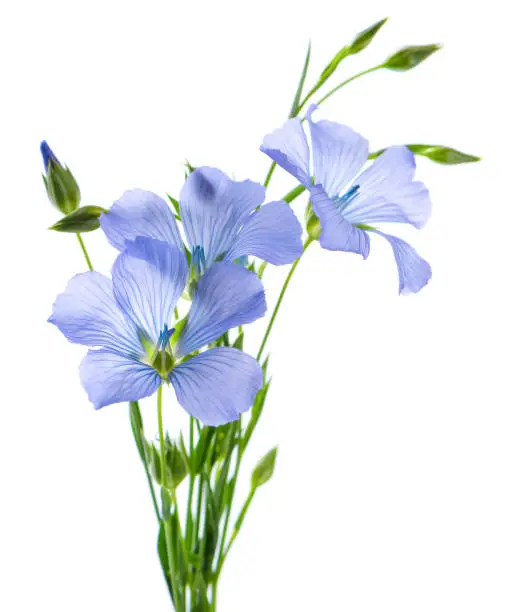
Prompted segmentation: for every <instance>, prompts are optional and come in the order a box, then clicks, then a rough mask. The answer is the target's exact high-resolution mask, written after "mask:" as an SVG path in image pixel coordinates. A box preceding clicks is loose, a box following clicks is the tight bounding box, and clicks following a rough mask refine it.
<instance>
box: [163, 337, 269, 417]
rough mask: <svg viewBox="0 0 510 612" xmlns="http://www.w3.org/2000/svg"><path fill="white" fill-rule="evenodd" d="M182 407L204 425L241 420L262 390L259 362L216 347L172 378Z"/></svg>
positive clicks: (172, 374) (233, 351) (236, 352)
mask: <svg viewBox="0 0 510 612" xmlns="http://www.w3.org/2000/svg"><path fill="white" fill-rule="evenodd" d="M170 382H171V383H172V385H173V386H174V389H175V394H176V396H177V400H178V401H179V403H180V404H181V406H182V407H183V408H184V409H185V410H186V412H188V413H189V414H191V415H192V416H194V417H195V418H197V419H199V420H200V421H202V423H203V424H204V425H213V426H215V425H223V424H225V423H229V422H231V421H235V420H236V419H238V418H239V415H240V414H241V413H242V412H245V411H246V410H248V409H249V408H250V406H251V405H252V404H253V401H254V399H255V396H256V395H257V392H258V391H259V390H260V389H261V387H262V382H263V375H262V368H261V367H260V365H259V363H258V362H257V360H256V359H254V358H253V357H251V356H250V355H247V354H246V353H243V352H242V351H239V350H237V349H234V348H213V349H210V350H209V351H205V352H204V353H201V354H200V355H197V356H196V357H193V358H192V359H190V360H189V361H186V362H185V363H183V364H182V365H179V366H177V367H176V368H175V369H174V370H173V371H172V373H171V375H170Z"/></svg>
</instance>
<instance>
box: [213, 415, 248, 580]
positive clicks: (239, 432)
mask: <svg viewBox="0 0 510 612" xmlns="http://www.w3.org/2000/svg"><path fill="white" fill-rule="evenodd" d="M241 418H242V415H239V421H238V422H237V435H238V442H237V457H236V465H235V468H234V475H233V477H232V482H233V490H234V491H235V488H236V483H237V478H238V476H239V468H240V467H241V459H242V456H243V449H242V447H241V443H242V439H243V435H242V434H243V424H242V421H241ZM232 501H233V500H232V499H230V500H229V503H228V504H227V512H226V514H225V523H224V525H223V534H222V536H221V542H220V547H219V549H218V567H219V564H220V562H221V557H222V555H223V549H224V548H225V542H226V539H227V531H228V524H229V522H230V514H231V512H232ZM216 573H217V574H219V569H217V570H216Z"/></svg>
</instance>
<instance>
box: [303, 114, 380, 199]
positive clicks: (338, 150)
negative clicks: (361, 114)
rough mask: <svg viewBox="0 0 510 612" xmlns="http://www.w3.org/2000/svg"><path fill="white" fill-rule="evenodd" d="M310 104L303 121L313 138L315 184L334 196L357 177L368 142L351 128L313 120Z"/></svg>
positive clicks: (365, 157)
mask: <svg viewBox="0 0 510 612" xmlns="http://www.w3.org/2000/svg"><path fill="white" fill-rule="evenodd" d="M316 108H317V107H316V106H315V105H312V106H311V107H310V108H309V110H308V113H307V114H306V118H307V120H308V123H309V125H310V135H311V137H312V155H313V172H314V179H315V184H319V185H322V187H323V188H324V191H325V192H326V193H327V194H328V195H329V196H330V197H334V196H337V195H338V194H339V193H340V192H341V191H342V190H343V189H344V187H346V186H347V184H348V183H349V182H350V181H351V180H352V179H353V178H354V177H355V176H356V174H357V173H358V172H359V171H360V170H361V168H362V167H363V165H364V164H365V162H366V161H367V159H368V141H367V140H365V139H364V138H363V136H360V134H358V133H357V132H355V131H354V130H352V129H351V128H349V127H347V126H345V125H340V124H339V123H333V122H332V121H324V120H323V121H317V122H315V121H312V113H313V111H314V110H315V109H316Z"/></svg>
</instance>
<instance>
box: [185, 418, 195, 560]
mask: <svg viewBox="0 0 510 612" xmlns="http://www.w3.org/2000/svg"><path fill="white" fill-rule="evenodd" d="M194 432H195V427H194V425H193V417H192V416H190V418H189V456H190V461H192V457H193V453H194V448H195V443H194ZM192 465H193V464H192ZM194 488H195V472H194V467H193V469H191V470H190V475H189V487H188V504H187V509H186V548H187V549H188V550H189V551H191V552H193V548H192V540H193V512H192V505H193V491H194Z"/></svg>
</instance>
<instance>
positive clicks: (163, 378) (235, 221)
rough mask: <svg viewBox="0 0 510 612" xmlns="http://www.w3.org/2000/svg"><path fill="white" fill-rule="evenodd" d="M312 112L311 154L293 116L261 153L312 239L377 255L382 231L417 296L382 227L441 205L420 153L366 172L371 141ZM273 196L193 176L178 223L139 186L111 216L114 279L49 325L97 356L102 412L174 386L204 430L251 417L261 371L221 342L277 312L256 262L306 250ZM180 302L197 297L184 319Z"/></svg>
mask: <svg viewBox="0 0 510 612" xmlns="http://www.w3.org/2000/svg"><path fill="white" fill-rule="evenodd" d="M314 110H315V107H313V106H312V107H311V108H310V110H309V111H308V113H307V115H306V123H307V125H308V128H309V133H310V140H311V146H310V145H309V143H308V139H307V136H306V134H305V131H304V128H303V123H302V121H301V120H300V119H299V118H297V117H296V118H293V119H290V120H288V121H287V122H286V123H285V125H284V126H283V127H282V128H280V129H278V130H276V131H275V132H273V133H272V134H269V135H268V136H266V137H265V138H264V141H263V145H262V147H261V150H262V151H263V152H264V153H266V154H267V155H268V156H269V157H271V159H272V160H273V161H274V162H276V164H278V165H279V166H281V167H282V168H284V169H285V170H286V171H287V172H289V173H290V174H291V175H292V176H294V177H295V178H296V179H297V180H298V181H299V182H300V183H301V184H302V185H303V186H304V187H305V188H306V190H308V193H309V197H310V202H311V208H312V210H313V214H314V215H316V220H317V225H318V228H319V231H318V232H317V235H313V234H312V237H315V238H318V239H319V241H320V244H321V246H322V247H323V248H325V249H328V250H334V251H350V252H354V253H359V254H361V255H362V256H363V257H364V258H366V257H367V256H368V254H369V249H370V239H369V233H370V232H371V233H374V234H378V235H380V236H382V237H384V238H386V239H387V240H388V241H389V243H390V244H391V246H392V248H393V252H394V254H395V259H396V262H397V267H398V272H399V278H400V292H401V293H408V292H417V291H419V290H420V289H421V288H422V287H423V286H424V285H425V284H426V283H427V282H428V280H429V279H430V275H431V272H430V266H429V265H428V263H427V262H426V261H424V260H423V259H422V258H421V257H420V256H419V255H418V254H417V253H416V251H415V250H414V249H413V248H412V247H411V246H410V245H409V244H407V243H406V242H404V241H403V240H401V239H400V238H397V237H395V236H393V235H390V234H386V233H384V232H382V231H381V230H380V229H377V228H376V227H374V226H373V225H372V224H374V223H386V222H393V223H410V224H412V225H414V226H415V227H417V228H421V227H423V225H424V224H425V222H426V220H427V218H428V216H429V214H430V201H429V196H428V191H427V189H426V188H425V187H424V185H423V184H422V183H419V182H416V181H414V180H413V175H414V170H415V162H414V155H413V154H412V153H411V151H410V150H409V149H408V148H406V147H404V146H401V147H390V148H389V149H387V150H386V151H385V152H384V153H383V154H382V155H381V156H380V157H378V158H377V159H376V160H375V161H374V162H373V163H372V164H371V165H370V166H369V167H368V168H366V169H365V170H363V171H362V168H363V166H364V165H365V163H366V162H367V159H368V157H369V151H368V143H367V141H366V140H365V139H364V138H363V137H362V136H360V135H359V134H357V133H356V132H354V131H353V130H351V129H350V128H348V127H346V126H343V125H340V124H337V123H332V122H330V121H324V120H323V121H318V122H315V121H314V120H313V119H312V113H313V111H314ZM42 153H43V158H44V163H45V169H46V171H47V173H48V172H51V170H52V168H57V169H58V170H61V169H62V166H61V165H60V163H59V162H58V160H57V159H56V157H55V156H54V155H53V153H52V152H51V150H50V149H49V147H48V146H47V144H46V143H43V145H42ZM311 157H313V169H312V164H311V159H310V158H311ZM264 199H265V189H264V187H262V185H259V184H258V183H254V182H252V181H249V180H245V181H233V180H231V179H230V178H229V177H228V176H226V175H225V174H224V173H223V172H221V171H220V170H218V169H216V168H210V167H202V168H198V169H196V170H194V171H192V172H191V174H190V175H189V176H188V178H187V180H186V181H185V183H184V186H183V188H182V191H181V194H180V198H179V201H178V204H177V212H178V214H174V212H173V211H172V209H171V208H170V205H169V203H167V202H166V201H165V200H164V199H162V198H161V197H160V196H158V195H156V194H155V193H152V192H150V191H144V190H141V189H134V190H132V191H127V192H125V193H124V195H123V196H122V197H121V198H120V199H119V200H118V201H116V202H115V203H114V204H113V205H112V207H111V208H110V210H108V211H106V212H101V213H100V215H99V221H98V224H99V225H100V227H101V228H102V230H103V231H104V233H105V235H106V237H107V239H108V240H109V242H110V243H111V244H112V245H113V246H114V247H115V248H116V249H118V250H119V251H120V254H119V255H118V257H117V259H116V261H115V263H114V265H113V269H112V277H111V279H110V278H107V277H106V276H103V275H102V274H99V273H98V272H94V271H90V272H86V273H84V274H78V275H77V276H75V277H74V278H73V279H72V280H71V281H70V282H69V284H68V286H67V288H66V290H65V292H64V293H63V294H61V295H60V296H59V297H58V298H57V300H56V302H55V305H54V308H53V314H52V316H51V317H50V321H51V322H52V323H54V324H55V325H56V326H57V327H58V328H59V329H60V331H61V332H62V333H63V334H64V335H65V336H66V338H67V339H68V340H70V341H71V342H77V343H80V344H83V345H86V346H88V347H91V348H90V350H89V352H88V354H87V356H86V357H85V358H84V360H83V362H82V364H81V368H80V373H81V380H82V383H83V386H84V388H85V390H86V391H87V393H88V396H89V399H90V401H91V402H93V404H94V406H95V407H96V408H101V407H103V406H106V405H109V404H113V403H117V402H124V401H137V400H139V399H141V398H144V397H148V396H150V395H152V394H153V393H154V392H155V391H156V390H157V389H158V387H159V386H160V385H161V384H162V383H163V382H168V383H170V384H171V385H173V387H174V390H175V393H176V397H177V399H178V401H179V402H180V404H181V405H182V407H183V408H184V409H185V410H186V411H187V412H188V413H189V414H190V415H192V416H194V417H196V418H197V419H199V420H200V421H201V422H202V423H204V424H206V425H221V424H224V423H227V422H230V421H233V420H235V419H237V418H238V417H239V415H240V414H241V413H242V412H244V411H246V410H248V409H249V408H250V406H251V405H252V403H253V400H254V398H255V396H256V394H257V392H258V391H259V390H260V388H261V386H262V380H263V376H262V370H261V367H260V365H259V363H258V362H257V360H255V359H254V358H253V357H251V356H250V355H248V354H246V353H244V352H243V351H241V350H239V349H237V348H233V347H231V346H221V342H218V340H219V339H220V338H221V337H222V336H223V335H224V334H226V333H227V332H228V331H229V330H230V329H232V328H235V327H237V326H241V325H245V324H248V323H251V322H253V321H255V320H256V319H258V318H260V317H262V316H263V315H264V313H265V311H266V301H265V296H264V289H263V286H262V283H261V281H260V279H259V277H258V276H257V274H256V273H255V272H254V271H253V270H250V269H247V268H246V267H245V265H244V264H245V262H246V259H247V256H251V257H256V258H258V259H262V260H264V261H266V262H268V263H271V264H274V265H282V264H290V263H292V262H294V261H295V260H296V259H298V258H299V257H300V256H301V254H302V251H303V245H302V241H301V234H302V229H301V224H300V222H299V221H298V219H297V217H296V215H295V214H294V212H293V211H292V209H291V207H290V206H289V204H287V203H286V202H285V201H283V200H281V201H278V202H270V203H267V204H264ZM178 221H179V222H180V224H181V225H182V229H183V233H184V239H183V236H181V232H180V230H179V225H178ZM183 294H185V295H186V296H188V297H191V298H192V301H191V305H190V307H189V310H188V311H187V312H186V314H185V315H184V316H183V317H181V318H179V317H178V314H177V305H178V302H179V300H180V298H181V296H183ZM204 347H207V348H206V349H205V350H202V349H204Z"/></svg>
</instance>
